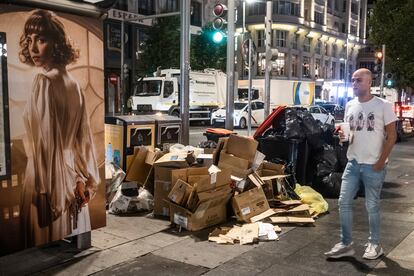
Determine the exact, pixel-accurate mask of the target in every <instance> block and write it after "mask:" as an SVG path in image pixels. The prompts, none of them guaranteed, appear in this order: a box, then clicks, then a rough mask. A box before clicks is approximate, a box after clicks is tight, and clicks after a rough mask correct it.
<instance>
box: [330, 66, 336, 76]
mask: <svg viewBox="0 0 414 276" xmlns="http://www.w3.org/2000/svg"><path fill="white" fill-rule="evenodd" d="M331 77H332V79H336V62H332V70H331Z"/></svg>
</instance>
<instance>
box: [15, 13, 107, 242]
mask: <svg viewBox="0 0 414 276" xmlns="http://www.w3.org/2000/svg"><path fill="white" fill-rule="evenodd" d="M20 47H21V51H20V52H19V59H20V61H21V62H23V63H25V64H28V65H31V66H34V67H38V68H42V73H39V74H38V75H36V77H35V79H34V82H33V85H32V91H31V94H30V96H29V99H28V101H27V105H26V109H25V113H24V124H25V129H26V133H27V137H26V139H27V141H26V143H25V144H26V145H28V149H27V151H28V152H27V156H28V161H27V167H26V171H25V178H24V187H23V198H22V206H21V217H22V222H23V225H22V226H23V233H24V234H25V246H26V247H29V246H36V245H40V244H44V243H47V242H50V241H53V240H58V239H62V238H64V237H66V236H68V235H75V234H79V233H83V232H86V231H90V230H91V224H90V217H89V209H88V202H89V200H90V199H91V198H93V196H94V194H95V192H96V190H97V185H98V184H99V182H100V179H99V172H98V168H97V162H96V155H95V149H94V144H93V139H92V134H91V130H90V125H89V120H88V114H87V111H86V104H85V98H84V95H83V93H82V91H81V89H80V86H79V84H78V82H77V81H76V80H75V79H74V78H73V77H72V76H71V74H70V73H69V72H68V71H67V70H66V66H67V65H68V64H70V63H73V62H75V61H76V59H77V58H78V56H79V55H78V51H77V50H75V49H74V47H73V46H72V44H71V42H70V40H69V39H68V36H67V34H66V33H65V28H64V25H63V24H62V23H61V21H59V19H58V18H57V16H56V15H55V14H54V13H52V12H50V11H45V10H36V11H34V12H33V13H32V14H31V15H30V16H29V18H28V19H27V21H26V23H25V25H24V30H23V34H22V35H21V38H20Z"/></svg>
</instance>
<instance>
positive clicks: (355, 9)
mask: <svg viewBox="0 0 414 276" xmlns="http://www.w3.org/2000/svg"><path fill="white" fill-rule="evenodd" d="M351 12H352V13H353V14H358V4H357V3H351Z"/></svg>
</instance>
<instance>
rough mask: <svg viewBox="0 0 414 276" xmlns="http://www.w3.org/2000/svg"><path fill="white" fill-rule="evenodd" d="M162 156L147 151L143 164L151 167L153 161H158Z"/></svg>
mask: <svg viewBox="0 0 414 276" xmlns="http://www.w3.org/2000/svg"><path fill="white" fill-rule="evenodd" d="M163 155H164V154H163V153H162V152H161V151H156V152H154V151H152V150H148V152H147V156H146V157H145V164H148V165H151V166H153V165H154V163H155V161H157V160H158V159H160V158H161V157H162V156H163Z"/></svg>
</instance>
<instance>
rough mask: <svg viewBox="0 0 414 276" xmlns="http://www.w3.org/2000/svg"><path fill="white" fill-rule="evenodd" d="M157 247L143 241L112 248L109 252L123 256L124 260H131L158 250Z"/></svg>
mask: <svg viewBox="0 0 414 276" xmlns="http://www.w3.org/2000/svg"><path fill="white" fill-rule="evenodd" d="M159 248H160V247H159V246H156V245H153V244H149V243H147V242H145V241H143V239H138V240H135V241H131V242H128V243H125V244H122V245H118V246H115V247H112V248H111V250H113V251H115V252H117V254H119V255H121V256H123V257H124V258H125V259H133V258H137V257H140V256H142V255H145V254H147V253H149V252H152V251H155V250H157V249H159Z"/></svg>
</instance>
